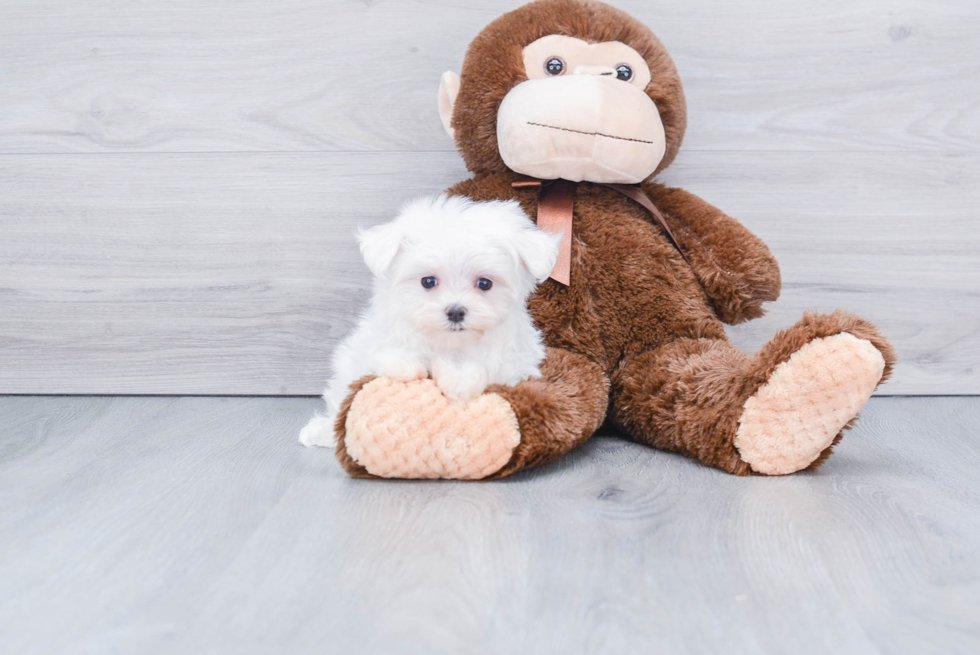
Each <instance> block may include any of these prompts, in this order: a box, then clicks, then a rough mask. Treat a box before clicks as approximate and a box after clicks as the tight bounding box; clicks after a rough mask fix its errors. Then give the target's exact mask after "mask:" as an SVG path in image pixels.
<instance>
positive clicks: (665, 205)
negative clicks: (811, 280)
mask: <svg viewBox="0 0 980 655" xmlns="http://www.w3.org/2000/svg"><path fill="white" fill-rule="evenodd" d="M644 190H645V191H646V192H647V194H648V195H649V196H650V199H651V200H652V201H653V203H654V204H655V205H656V206H657V208H658V209H660V211H662V212H663V213H664V215H665V217H666V218H667V223H668V225H669V226H670V229H671V231H672V232H673V233H674V236H675V237H677V240H678V242H679V243H680V246H681V249H682V250H683V251H684V254H685V255H686V256H687V258H688V260H689V261H690V262H691V266H692V267H693V268H694V272H695V274H696V275H697V277H698V280H699V281H700V282H701V286H702V287H704V290H705V292H706V293H707V294H708V298H709V299H710V300H711V303H712V305H713V306H714V308H715V311H716V312H717V313H718V317H719V318H720V319H721V320H722V321H724V322H725V323H728V324H730V325H737V324H738V323H743V322H745V321H748V320H750V319H753V318H758V317H760V316H762V315H763V314H764V313H765V310H764V309H762V303H764V302H767V301H771V300H775V299H776V298H778V297H779V290H780V286H781V282H780V277H779V264H777V263H776V259H775V258H774V257H773V256H772V253H771V252H769V248H768V247H767V246H766V244H765V243H763V242H762V240H761V239H759V237H757V236H755V235H754V234H752V233H751V232H749V231H748V230H747V229H746V228H745V227H744V226H743V225H742V224H741V223H739V222H738V221H736V220H735V219H734V218H732V217H731V216H728V215H727V214H725V213H724V212H723V211H721V210H720V209H718V208H717V207H714V206H712V205H710V204H708V203H707V202H705V201H704V200H702V199H701V198H698V197H697V196H695V195H694V194H692V193H688V192H687V191H684V190H683V189H675V188H671V187H666V186H663V185H661V184H647V185H644Z"/></svg>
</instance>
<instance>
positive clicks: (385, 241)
mask: <svg viewBox="0 0 980 655" xmlns="http://www.w3.org/2000/svg"><path fill="white" fill-rule="evenodd" d="M357 241H358V243H359V244H360V247H361V256H362V257H364V263H365V264H367V267H368V268H369V269H370V270H371V273H373V274H374V276H375V277H385V275H386V274H387V273H388V269H389V268H390V267H391V263H392V262H393V261H395V255H397V254H398V249H399V248H400V247H401V245H402V229H401V226H400V225H399V224H398V222H397V221H392V222H390V223H385V224H383V225H375V226H374V227H372V228H371V229H370V230H362V231H359V232H358V233H357Z"/></svg>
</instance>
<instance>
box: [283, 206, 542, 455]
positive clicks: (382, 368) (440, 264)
mask: <svg viewBox="0 0 980 655" xmlns="http://www.w3.org/2000/svg"><path fill="white" fill-rule="evenodd" d="M358 240H359V242H360V246H361V254H362V255H363V256H364V261H365V263H367V265H368V268H369V269H370V270H371V272H372V273H373V274H374V278H375V279H374V296H373V298H372V299H371V304H370V306H369V307H368V309H367V311H366V312H365V313H364V314H363V315H362V317H361V319H360V322H359V323H358V325H357V328H356V329H355V330H354V332H353V333H352V334H350V335H349V336H348V337H347V338H346V339H345V340H344V341H343V342H342V343H341V344H340V345H339V346H338V347H337V349H336V351H335V352H334V354H333V360H332V368H333V377H332V378H331V379H330V382H329V384H328V386H327V389H326V390H325V391H324V393H323V398H324V400H326V403H327V415H326V416H317V417H314V418H313V420H311V421H310V422H309V424H308V425H307V426H306V427H305V428H303V430H302V432H301V433H300V437H299V440H300V443H302V444H303V445H306V446H332V445H334V443H335V440H334V422H335V420H336V416H337V412H338V411H339V409H340V404H341V403H342V402H343V400H344V398H345V397H346V396H347V394H348V392H349V386H350V384H351V383H352V382H354V381H355V380H357V379H358V378H361V377H363V376H365V375H369V374H371V375H378V376H388V377H391V378H393V379H396V380H400V381H409V380H415V379H420V378H425V377H427V376H431V377H432V379H433V380H435V382H436V384H437V385H438V386H439V389H440V390H441V391H442V392H443V394H444V395H446V397H448V398H450V399H453V400H465V399H468V398H472V397H474V396H476V395H479V394H480V393H481V392H482V391H483V390H484V389H485V388H486V386H487V385H489V384H498V383H499V384H516V383H518V382H520V381H521V380H524V379H526V378H529V377H535V376H539V375H540V374H541V371H540V370H539V369H538V366H539V365H540V363H541V360H542V359H543V358H544V346H543V344H542V342H541V334H540V333H539V332H538V330H536V329H535V327H534V325H533V323H532V321H531V317H530V315H529V314H528V311H527V298H528V296H530V294H531V292H533V291H534V289H535V287H536V286H537V284H538V283H539V282H542V281H543V280H545V279H546V278H547V277H548V275H549V273H551V270H552V268H553V267H554V264H555V260H556V259H557V257H558V245H559V243H560V241H561V235H560V234H554V233H550V232H545V231H543V230H540V229H538V228H537V227H536V226H535V225H534V223H533V222H532V221H531V220H530V219H529V218H528V217H527V215H526V214H525V213H524V212H523V210H521V208H520V205H519V204H518V203H517V202H514V201H508V202H499V201H494V202H482V203H477V202H473V201H471V200H467V199H465V198H459V197H448V196H445V195H443V196H439V197H438V198H423V199H420V200H416V201H414V202H411V203H409V204H407V205H406V206H405V207H403V208H402V211H401V212H400V213H399V215H398V217H397V218H395V220H393V221H392V222H390V223H386V224H384V225H379V226H377V227H373V228H371V229H370V230H367V231H365V232H362V233H360V234H359V235H358ZM430 277H432V278H436V280H437V284H436V286H435V287H433V288H431V289H426V288H425V287H424V286H423V284H422V280H423V278H430ZM481 278H486V279H487V280H490V281H491V283H492V286H491V287H490V289H489V290H481V289H480V288H478V286H477V281H478V280H480V279H481ZM450 308H463V309H464V310H465V316H464V317H463V320H462V322H458V323H454V322H453V321H451V320H450V317H449V309H450Z"/></svg>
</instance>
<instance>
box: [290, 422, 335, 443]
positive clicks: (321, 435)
mask: <svg viewBox="0 0 980 655" xmlns="http://www.w3.org/2000/svg"><path fill="white" fill-rule="evenodd" d="M333 424H334V418H333V417H328V416H314V417H313V418H312V419H311V420H310V422H309V423H307V424H306V427H305V428H303V429H302V430H300V433H299V442H300V443H301V444H303V445H304V446H306V447H307V448H313V447H315V446H321V447H323V448H333V447H334V446H336V445H337V438H336V436H335V435H334V432H333Z"/></svg>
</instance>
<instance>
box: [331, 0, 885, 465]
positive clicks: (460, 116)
mask: <svg viewBox="0 0 980 655" xmlns="http://www.w3.org/2000/svg"><path fill="white" fill-rule="evenodd" d="M439 108H440V114H441V116H442V120H443V124H444V126H445V128H446V130H447V132H449V134H450V135H451V136H452V137H453V138H454V139H455V142H456V145H457V147H458V148H459V151H460V153H461V154H462V156H463V158H464V159H465V161H466V165H467V167H468V168H469V170H470V171H471V172H472V173H473V174H474V177H473V178H472V179H470V180H467V181H465V182H460V183H459V184H457V185H455V186H454V187H452V188H451V189H450V191H449V192H450V193H451V194H460V195H465V196H468V197H470V198H473V199H474V200H491V199H494V200H495V199H502V200H503V199H517V200H518V201H519V202H520V203H521V205H522V206H523V208H524V209H525V211H527V213H528V214H529V215H530V216H532V217H534V216H537V217H538V222H539V225H540V224H542V221H543V220H544V219H545V218H547V220H548V222H549V223H550V224H553V225H557V226H558V227H561V228H563V229H565V230H566V237H567V245H568V246H570V248H569V249H568V251H567V252H566V254H565V255H564V257H563V258H561V259H560V260H559V264H558V266H556V269H555V273H553V274H552V276H553V278H556V279H549V280H547V281H546V282H545V283H544V284H542V285H541V287H540V288H539V289H538V291H537V292H536V293H535V295H534V296H532V298H531V300H530V308H531V313H532V315H533V317H534V319H535V321H536V323H537V325H538V327H539V328H541V329H542V330H543V332H544V335H545V342H546V344H547V346H548V354H547V358H546V360H545V362H544V364H543V365H542V377H541V378H538V379H531V380H527V381H525V382H522V383H520V384H518V385H516V386H514V387H502V386H494V387H490V388H489V389H487V392H486V393H485V394H484V395H483V396H481V397H479V398H477V399H476V400H474V401H471V402H470V403H468V404H465V405H457V404H450V403H448V402H447V401H445V399H444V398H442V397H441V396H440V395H439V393H438V391H437V390H435V389H434V386H433V385H431V384H430V385H426V384H423V383H422V382H421V381H420V382H418V383H396V382H394V381H391V380H388V379H386V378H374V379H371V378H365V379H362V380H360V381H358V382H357V383H355V384H354V385H353V387H352V392H351V394H350V395H349V397H348V399H347V401H346V402H345V405H344V407H343V408H342V411H341V412H340V415H339V417H338V419H337V425H336V428H337V435H338V445H337V456H338V459H339V460H340V462H341V464H342V465H343V466H344V468H345V470H347V472H348V473H350V474H351V475H354V476H361V477H372V476H377V477H400V478H434V477H442V478H456V479H484V478H498V477H502V476H506V475H509V474H511V473H514V472H515V471H519V470H521V469H522V468H525V467H528V466H535V465H538V464H543V463H545V462H549V461H552V460H554V459H555V458H557V457H560V456H561V455H563V454H564V453H566V452H568V451H569V450H571V449H572V448H575V447H576V446H578V445H579V444H581V443H583V442H584V441H585V440H586V439H588V438H589V437H590V436H591V435H592V434H593V432H595V430H596V429H598V428H599V427H600V426H601V425H602V424H603V423H604V422H608V424H610V425H611V426H613V427H614V428H616V429H618V430H619V431H620V432H622V433H623V434H624V435H626V436H628V437H629V438H631V439H633V440H635V441H637V442H639V443H642V444H646V445H649V446H653V447H655V448H660V449H663V450H669V451H674V452H678V453H683V454H685V455H688V456H690V457H694V458H697V459H698V460H700V461H701V462H703V463H705V464H707V465H709V466H713V467H717V468H719V469H722V470H724V471H728V472H729V473H734V474H737V475H748V474H752V473H758V474H767V475H779V474H786V473H792V472H794V471H799V470H802V469H806V468H809V467H814V466H817V465H819V464H820V463H821V462H823V460H824V459H826V458H827V456H829V454H830V452H831V448H832V446H833V445H834V444H836V443H837V442H838V441H839V440H840V439H841V436H842V431H843V430H845V429H846V428H848V427H849V426H850V425H851V424H852V422H853V420H854V418H855V416H856V415H857V413H858V410H859V409H860V408H861V407H862V406H863V405H864V403H865V402H866V401H867V400H868V398H869V397H870V396H871V393H872V392H873V391H874V389H875V388H876V387H877V385H878V384H880V383H881V382H883V381H884V380H885V379H886V378H887V377H888V375H889V374H890V372H891V369H892V365H893V363H894V353H893V350H892V347H891V346H890V345H889V343H888V342H887V341H886V340H885V339H884V338H883V337H882V336H881V334H879V332H878V331H877V330H876V329H875V327H874V326H873V325H872V324H870V323H869V322H868V321H865V320H863V319H861V318H859V317H857V316H854V315H851V314H847V313H844V312H841V311H837V312H834V313H833V314H826V315H821V314H806V315H805V316H804V317H803V318H802V320H800V321H799V322H798V323H797V324H796V325H794V326H793V327H791V328H789V329H788V330H785V331H783V332H780V333H779V334H777V335H776V336H775V337H774V338H773V339H772V340H771V341H769V342H768V343H767V344H766V345H764V346H763V347H762V348H761V349H760V350H759V352H757V353H755V354H754V355H748V354H746V353H744V352H742V351H740V350H739V349H737V348H735V347H734V346H732V345H731V343H729V341H728V339H727V337H726V335H725V330H724V328H723V325H722V324H723V323H728V324H732V325H734V324H737V323H741V322H743V321H747V320H749V319H752V318H757V317H759V316H761V315H762V313H763V310H762V309H761V306H762V303H763V302H766V301H771V300H775V299H776V298H777V296H778V295H779V290H780V276H779V268H778V266H777V264H776V261H775V260H774V259H773V257H772V255H771V253H770V252H769V249H768V248H767V247H766V246H765V244H764V243H762V241H760V240H759V239H758V238H757V237H755V236H754V235H753V234H751V233H750V232H749V231H748V230H746V229H745V228H744V227H743V226H742V225H741V224H739V223H738V222H737V221H736V220H735V219H733V218H731V217H729V216H727V215H726V214H724V213H723V212H722V211H720V210H718V209H716V208H715V207H712V206H711V205H709V204H708V203H706V202H705V201H703V200H701V199H700V198H698V197H697V196H694V195H692V194H690V193H688V192H686V191H684V190H682V189H676V188H668V187H665V186H663V185H660V184H657V183H656V182H654V181H653V179H654V178H655V177H656V175H657V174H658V173H659V172H660V171H662V170H664V169H665V168H666V167H667V166H668V165H669V164H670V163H671V161H673V159H674V157H675V156H676V155H677V151H678V149H679V148H680V145H681V140H682V138H683V135H684V129H685V126H686V120H687V117H686V107H685V101H684V94H683V90H682V88H681V82H680V79H679V77H678V74H677V70H676V69H675V67H674V64H673V62H672V60H671V58H670V56H669V55H668V54H667V51H666V50H665V48H664V47H663V45H662V44H661V43H660V41H659V40H658V39H657V38H656V37H655V36H654V35H653V34H652V33H651V32H650V30H649V29H647V28H646V27H645V26H643V25H642V24H640V23H639V22H637V21H636V20H635V19H633V18H631V17H630V16H628V15H627V14H625V13H623V12H621V11H619V10H617V9H614V8H612V7H609V6H607V5H604V4H601V3H599V2H589V1H579V0H541V1H539V2H534V3H532V4H529V5H526V6H524V7H521V8H520V9H517V10H515V11H513V12H510V13H508V14H506V15H504V16H501V17H500V18H498V19H497V20H495V21H494V22H493V23H491V24H490V25H489V26H487V27H486V29H484V30H483V32H482V33H480V35H479V36H477V37H476V39H475V40H474V41H473V43H472V44H471V45H470V48H469V50H468V52H467V54H466V59H465V62H464V64H463V69H462V74H461V75H458V76H457V75H455V74H454V73H446V74H445V75H443V78H442V84H441V87H440V91H439ZM572 207H573V208H572ZM563 265H564V270H563V268H562V267H563ZM559 280H560V281H559Z"/></svg>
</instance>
